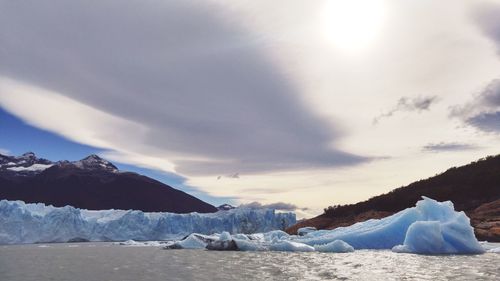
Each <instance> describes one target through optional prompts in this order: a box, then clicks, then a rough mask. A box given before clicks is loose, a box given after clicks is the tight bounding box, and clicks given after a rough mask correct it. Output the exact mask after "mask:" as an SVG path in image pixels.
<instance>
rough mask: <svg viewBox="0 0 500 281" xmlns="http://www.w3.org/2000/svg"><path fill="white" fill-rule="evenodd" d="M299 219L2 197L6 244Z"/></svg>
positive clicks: (144, 236)
mask: <svg viewBox="0 0 500 281" xmlns="http://www.w3.org/2000/svg"><path fill="white" fill-rule="evenodd" d="M295 221H296V219H295V214H293V213H277V212H275V211H274V210H272V209H247V208H236V209H232V210H228V211H219V212H216V213H209V214H199V213H189V214H174V213H160V212H158V213H145V212H141V211H132V210H129V211H124V210H104V211H89V210H83V209H77V208H73V207H70V206H66V207H62V208H56V207H53V206H46V205H44V204H25V203H24V202H22V201H7V200H1V201H0V244H19V243H38V242H67V241H87V240H88V241H124V240H129V239H133V240H167V239H173V238H176V239H179V238H181V237H184V236H186V235H188V234H190V233H194V232H197V233H203V234H210V233H216V232H223V231H228V232H231V233H255V232H266V231H271V230H275V229H284V228H286V227H288V226H291V225H292V224H294V223H295Z"/></svg>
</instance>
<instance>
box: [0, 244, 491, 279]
mask: <svg viewBox="0 0 500 281" xmlns="http://www.w3.org/2000/svg"><path fill="white" fill-rule="evenodd" d="M497 246H500V245H497ZM0 280H2V281H10V280H26V281H43V280H65V281H66V280H72V281H92V280H96V281H105V280H133V281H137V280H384V281H386V280H500V254H495V253H487V254H483V255H473V256H421V255H413V254H396V253H392V252H390V251H370V250H359V251H355V252H354V253H346V254H333V253H285V252H214V251H206V250H163V249H161V247H137V246H136V247H130V246H118V245H113V244H111V243H81V244H44V245H40V244H37V245H13V246H0Z"/></svg>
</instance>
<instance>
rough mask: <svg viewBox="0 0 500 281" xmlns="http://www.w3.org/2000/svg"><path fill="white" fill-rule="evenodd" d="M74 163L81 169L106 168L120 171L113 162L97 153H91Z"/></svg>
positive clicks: (111, 170)
mask: <svg viewBox="0 0 500 281" xmlns="http://www.w3.org/2000/svg"><path fill="white" fill-rule="evenodd" d="M72 164H73V165H75V166H77V167H78V168H80V169H89V170H106V171H110V172H117V171H118V168H117V167H116V166H115V165H113V164H112V163H111V162H109V161H107V160H104V159H102V158H101V157H99V156H97V155H95V154H91V155H89V156H87V157H85V158H83V159H81V160H79V161H75V162H72Z"/></svg>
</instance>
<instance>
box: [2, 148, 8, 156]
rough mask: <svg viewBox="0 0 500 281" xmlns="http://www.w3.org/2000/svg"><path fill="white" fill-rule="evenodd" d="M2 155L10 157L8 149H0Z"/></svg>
mask: <svg viewBox="0 0 500 281" xmlns="http://www.w3.org/2000/svg"><path fill="white" fill-rule="evenodd" d="M0 154H3V155H10V151H9V150H8V149H5V148H0Z"/></svg>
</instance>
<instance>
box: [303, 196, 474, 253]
mask: <svg viewBox="0 0 500 281" xmlns="http://www.w3.org/2000/svg"><path fill="white" fill-rule="evenodd" d="M296 240H297V241H298V242H301V243H304V244H308V245H311V246H314V245H324V244H327V243H330V242H332V241H334V240H342V241H344V242H346V243H348V244H349V245H351V246H352V247H353V248H354V249H393V251H395V252H410V253H418V254H479V253H484V249H483V247H482V246H481V245H480V244H479V242H478V241H477V239H476V237H475V236H474V229H473V228H472V226H471V225H470V220H469V218H468V217H467V216H466V215H465V213H464V212H457V211H455V209H454V206H453V203H452V202H450V201H446V202H438V201H436V200H433V199H430V198H427V197H423V198H422V200H420V201H418V202H417V205H416V206H415V207H413V208H408V209H405V210H403V211H401V212H399V213H396V214H394V215H392V216H389V217H386V218H383V219H371V220H368V221H365V222H359V223H356V224H354V225H351V226H348V227H339V228H336V229H333V230H319V231H314V232H310V233H308V234H306V235H304V236H302V237H300V238H298V239H296Z"/></svg>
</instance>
